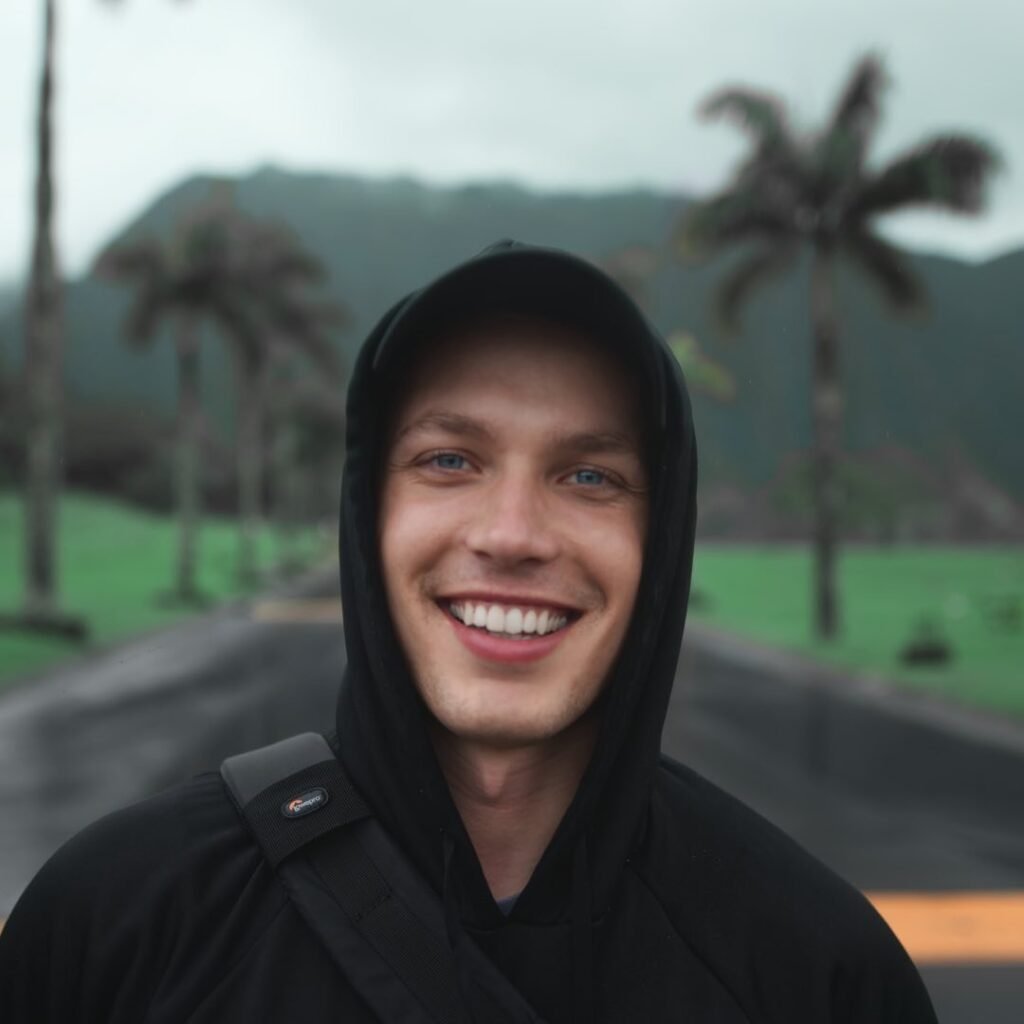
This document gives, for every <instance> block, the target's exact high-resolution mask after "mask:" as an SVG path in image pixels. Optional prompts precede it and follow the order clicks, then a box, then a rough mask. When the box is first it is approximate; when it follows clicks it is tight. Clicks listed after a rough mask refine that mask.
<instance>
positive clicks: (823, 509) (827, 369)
mask: <svg viewBox="0 0 1024 1024" xmlns="http://www.w3.org/2000/svg"><path fill="white" fill-rule="evenodd" d="M833 272H834V267H833V258H832V253H831V252H830V250H829V249H828V248H826V247H825V246H821V245H819V246H817V247H816V248H815V251H814V262H813V266H812V270H811V318H812V324H813V330H814V375H813V383H812V389H813V397H812V404H813V423H814V456H813V474H812V491H813V499H814V510H815V526H814V573H815V588H814V593H815V630H816V633H817V635H818V637H819V638H820V639H825V640H831V639H833V638H834V637H835V636H836V634H837V633H838V631H839V603H838V595H837V592H836V579H835V577H836V545H837V539H838V537H837V534H838V521H839V489H838V481H837V479H836V464H837V462H838V457H839V449H840V443H841V431H842V422H843V395H842V390H841V388H840V383H839V326H838V322H837V319H836V310H835V284H834V281H833Z"/></svg>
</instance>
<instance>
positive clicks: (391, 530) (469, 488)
mask: <svg viewBox="0 0 1024 1024" xmlns="http://www.w3.org/2000/svg"><path fill="white" fill-rule="evenodd" d="M625 379H626V375H625V374H624V373H623V372H622V370H621V369H620V368H618V367H617V365H616V364H615V363H614V362H612V361H611V360H610V359H608V358H607V357H605V356H603V355H600V354H599V353H598V351H597V349H596V348H595V346H593V345H588V343H587V342H586V341H585V340H584V339H581V338H579V337H577V336H576V335H574V334H573V333H571V332H569V331H566V330H565V329H563V328H560V327H556V326H554V325H548V324H544V323H539V322H534V321H527V320H522V321H514V320H507V321H495V322H493V323H491V324H490V325H487V326H480V327H476V328H469V329H466V330H463V331H462V332H460V333H459V334H457V335H454V336H452V337H449V338H447V339H445V340H444V341H443V342H442V343H440V344H438V345H433V346H431V350H430V352H429V353H428V354H427V355H425V356H424V357H423V359H422V362H421V365H420V366H419V367H418V368H417V371H416V373H415V375H414V378H413V381H412V384H411V387H410V389H409V391H408V393H407V394H406V395H405V397H404V399H403V401H402V402H401V404H400V406H399V408H398V409H397V411H396V413H395V416H394V421H393V424H392V431H391V439H390V442H389V447H388V449H387V454H386V464H385V467H384V472H383V476H382V483H381V511H380V545H381V560H382V563H383V570H384V580H385V584H386V588H387V594H388V603H389V607H390V611H391V616H392V619H393V621H394V623H395V627H396V629H397V632H398V637H399V639H400V641H401V643H402V647H403V649H404V651H405V654H406V656H407V658H408V660H409V663H410V665H411V668H412V672H413V675H414V678H415V681H416V685H417V687H418V689H419V692H420V694H421V696H422V697H423V699H424V701H425V702H426V705H427V707H428V708H429V710H430V711H431V712H432V714H433V715H434V717H435V718H436V719H437V721H438V722H439V723H440V724H441V725H442V726H443V727H444V728H445V729H447V730H449V731H450V732H451V733H454V734H455V735H457V736H460V737H462V738H464V739H473V740H476V741H479V742H482V743H486V744H489V745H498V746H516V745H522V744H526V743H531V742H536V741H538V740H542V739H546V738H549V737H552V736H554V735H557V734H558V733H560V732H561V731H562V730H564V729H566V728H567V727H568V726H570V725H572V724H573V723H574V722H575V721H577V720H578V719H579V718H580V717H581V716H582V715H583V713H584V712H585V711H586V710H587V709H588V708H589V707H590V706H591V704H592V703H593V701H594V699H595V697H596V696H597V694H598V692H599V691H600V689H601V685H602V683H603V682H604V680H605V677H606V676H607V674H608V671H609V669H610V668H611V666H612V663H613V662H614V660H615V657H616V655H617V654H618V651H619V647H620V646H621V643H622V639H623V636H624V634H625V632H626V627H627V625H628V623H629V619H630V616H631V614H632V611H633V603H634V599H635V597H636V591H637V585H638V582H639V579H640V567H641V560H642V551H643V543H644V535H645V530H646V520H647V496H646V487H647V480H646V474H645V467H644V462H643V458H642V454H641V439H640V428H639V420H640V416H639V413H638V410H637V409H636V407H635V399H634V396H633V393H632V390H631V389H630V388H629V387H627V385H626V383H625Z"/></svg>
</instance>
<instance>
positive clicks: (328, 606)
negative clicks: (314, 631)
mask: <svg viewBox="0 0 1024 1024" xmlns="http://www.w3.org/2000/svg"><path fill="white" fill-rule="evenodd" d="M252 617H253V618H254V619H255V620H256V621H257V622H326V623H330V624H331V625H333V626H336V625H338V624H339V623H340V622H341V602H340V601H339V600H338V599H337V598H336V597H324V598H305V599H302V600H293V601H257V602H256V603H255V604H254V605H253V606H252Z"/></svg>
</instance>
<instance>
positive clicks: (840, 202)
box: [675, 55, 998, 638]
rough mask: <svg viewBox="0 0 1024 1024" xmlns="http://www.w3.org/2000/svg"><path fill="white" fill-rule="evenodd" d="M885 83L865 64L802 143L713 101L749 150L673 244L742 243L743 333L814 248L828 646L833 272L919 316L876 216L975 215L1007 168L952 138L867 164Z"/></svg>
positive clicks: (750, 103)
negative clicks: (753, 308) (748, 319)
mask: <svg viewBox="0 0 1024 1024" xmlns="http://www.w3.org/2000/svg"><path fill="white" fill-rule="evenodd" d="M886 85H887V76H886V74H885V70H884V67H883V65H882V63H881V61H880V60H879V59H878V58H877V57H875V56H872V55H868V56H866V57H864V58H862V59H861V60H860V61H859V62H858V63H857V64H856V66H855V67H854V69H853V72H852V74H851V76H850V78H849V81H848V82H847V84H846V86H845V88H844V89H843V90H842V92H841V94H840V96H839V101H838V103H837V104H836V107H835V110H834V111H833V113H832V116H831V117H830V118H829V120H828V122H827V124H826V125H825V128H824V130H823V131H821V132H817V133H812V134H803V135H799V134H796V133H795V132H794V131H793V130H792V129H791V127H790V124H789V121H788V118H787V117H786V114H785V110H784V108H783V105H782V103H781V102H780V101H779V100H778V99H776V98H775V97H773V96H770V95H768V94H765V93H763V92H759V91H756V90H752V89H746V88H727V89H724V90H722V91H720V92H717V93H715V94H714V95H713V96H712V97H711V98H710V99H709V100H707V102H706V103H704V104H703V107H702V110H701V112H702V114H703V115H704V116H705V117H708V118H712V117H727V118H731V119H732V120H733V121H734V122H736V123H737V124H738V125H739V126H740V127H741V128H742V129H743V130H744V131H746V133H747V134H748V135H749V136H750V139H751V143H752V147H751V150H750V152H749V153H748V155H747V157H746V158H745V159H744V160H743V161H742V162H741V164H740V165H739V167H738V168H737V170H736V171H735V173H734V175H733V177H732V179H731V180H730V181H729V183H728V185H727V186H726V187H725V189H724V190H723V191H722V192H720V193H719V194H718V195H716V196H714V197H713V198H710V199H708V200H706V201H704V202H700V203H696V204H694V205H693V206H691V207H690V208H688V210H687V211H686V213H685V214H684V215H683V218H682V220H681V221H680V224H679V225H678V229H677V231H676V235H675V243H676V246H677V252H678V254H679V255H680V256H682V257H683V258H704V257H708V256H711V255H714V254H717V253H718V252H720V251H721V250H723V249H731V248H734V247H743V248H744V253H743V255H742V257H741V258H740V259H739V261H738V262H737V263H736V264H735V265H733V266H732V267H731V269H730V270H729V272H728V273H727V275H726V277H725V278H724V280H723V281H722V282H721V283H720V284H719V286H718V288H717V291H716V295H715V305H716V310H717V314H718V316H719V319H720V321H721V322H722V323H723V325H724V326H726V327H727V328H733V327H735V326H736V324H737V321H738V316H739V312H740V310H741V309H742V307H743V306H744V304H745V303H746V301H747V300H748V299H749V297H750V296H751V294H753V293H754V292H755V291H756V290H757V289H758V288H759V287H761V286H762V285H764V284H766V283H768V282H769V281H772V280H773V279H775V278H776V277H778V276H779V275H781V274H783V273H784V272H786V271H788V270H790V269H791V268H792V267H793V266H794V264H795V263H796V261H797V260H798V258H799V257H800V255H801V253H802V252H805V251H807V250H810V254H811V284H810V314H811V325H812V332H813V378H812V379H813V384H812V396H811V401H812V413H813V416H812V419H813V427H814V437H813V445H814V451H813V500H814V507H815V531H814V550H815V577H816V579H815V592H816V614H815V627H816V631H817V634H818V636H819V637H822V638H832V637H834V636H835V634H836V632H837V630H838V626H839V609H838V604H837V596H836V592H835V581H834V577H835V555H836V541H837V536H836V534H837V515H838V507H839V502H840V494H839V490H838V487H837V482H836V476H835V464H836V460H837V456H838V453H839V448H840V431H841V426H842V416H843V396H842V390H841V387H840V366H839V330H838V326H839V325H838V320H837V315H836V308H835V305H836V303H835V278H834V275H835V270H836V265H837V263H838V262H839V261H840V260H844V261H846V262H849V263H850V264H852V265H853V266H854V267H856V268H857V270H859V271H860V272H861V273H862V274H864V276H865V277H866V278H867V279H868V280H869V281H870V282H871V283H872V284H874V285H875V286H877V289H878V290H879V292H880V293H881V295H882V296H883V298H884V299H885V300H887V302H888V304H889V305H890V306H891V307H892V308H893V309H894V310H911V309H915V308H920V307H922V306H923V304H924V289H923V286H922V283H921V281H920V280H919V279H918V277H917V275H916V274H915V273H914V272H913V270H912V269H911V267H910V266H909V263H908V260H907V258H906V256H905V255H904V254H903V253H901V252H900V251H899V250H898V249H897V248H895V247H894V246H893V245H891V244H890V243H888V242H886V241H885V240H883V239H882V238H881V237H880V236H879V235H878V234H877V233H876V231H875V229H874V224H873V222H874V220H875V218H876V217H878V216H880V215H883V214H886V213H891V212H894V211H897V210H905V209H908V208H910V207H915V206H932V207H937V208H941V209H946V210H951V211H954V212H958V213H976V212H978V211H979V210H980V209H981V208H982V204H983V195H984V186H985V185H986V183H987V181H988V179H989V178H990V177H991V174H992V172H993V171H994V170H995V168H996V167H997V164H998V157H997V155H996V153H995V151H994V150H993V149H992V148H991V147H990V146H989V145H987V144H986V143H984V142H983V141H981V140H979V139H976V138H973V137H970V136H966V135H959V134H955V135H954V134H947V135H940V136H936V137H934V138H930V139H927V140H926V141H924V142H922V143H920V144H919V145H917V146H915V147H914V148H912V149H910V150H909V151H907V152H905V153H903V154H901V155H900V156H898V157H896V158H895V159H893V160H892V161H891V162H890V163H889V164H888V165H886V166H884V167H883V168H882V169H881V170H877V171H872V170H871V169H869V168H868V166H867V162H866V161H867V155H868V149H869V146H870V144H871V141H872V139H873V137H874V134H875V129H876V127H877V125H878V121H879V115H880V107H881V97H882V93H883V90H884V88H885V86H886Z"/></svg>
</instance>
